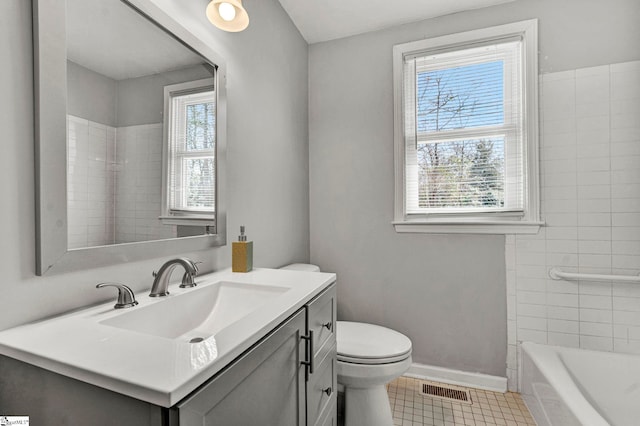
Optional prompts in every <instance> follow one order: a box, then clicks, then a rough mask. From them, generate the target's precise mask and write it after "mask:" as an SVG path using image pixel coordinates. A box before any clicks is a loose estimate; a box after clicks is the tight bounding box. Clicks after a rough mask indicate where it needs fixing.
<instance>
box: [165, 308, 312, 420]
mask: <svg viewBox="0 0 640 426" xmlns="http://www.w3.org/2000/svg"><path fill="white" fill-rule="evenodd" d="M304 332H305V312H304V310H300V311H298V313H297V314H296V315H294V316H293V317H291V318H290V319H289V320H287V321H286V322H285V323H284V324H282V325H280V326H279V327H278V328H277V329H276V330H275V331H274V332H272V333H271V334H270V335H269V337H268V338H266V339H265V340H263V341H262V342H260V343H259V344H258V345H256V346H255V347H253V348H252V349H251V350H249V351H248V352H246V353H245V354H244V355H242V356H241V357H240V358H239V359H238V360H236V361H235V362H234V363H233V365H231V366H230V367H228V368H227V369H225V370H224V371H223V372H221V373H219V374H218V375H216V376H215V377H214V378H213V379H212V380H210V381H209V382H207V383H206V384H205V385H204V386H203V387H201V388H200V390H198V391H196V392H195V394H192V395H191V396H189V397H187V398H186V399H185V400H183V401H182V402H180V403H179V404H178V405H177V406H176V407H175V408H174V409H173V410H174V411H177V416H178V418H179V424H180V426H190V425H203V426H209V425H211V426H213V425H225V426H247V425H274V426H275V425H278V426H301V425H304V424H305V406H304V401H305V371H304V368H303V365H302V364H301V361H303V360H304V359H305V347H304V345H301V344H299V342H300V339H301V337H302V336H303V335H304Z"/></svg>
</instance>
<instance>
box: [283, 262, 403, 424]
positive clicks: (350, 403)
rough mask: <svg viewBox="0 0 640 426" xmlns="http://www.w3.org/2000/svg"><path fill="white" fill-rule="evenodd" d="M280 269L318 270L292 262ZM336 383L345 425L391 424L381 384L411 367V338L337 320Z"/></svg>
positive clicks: (389, 331) (386, 398) (383, 386)
mask: <svg viewBox="0 0 640 426" xmlns="http://www.w3.org/2000/svg"><path fill="white" fill-rule="evenodd" d="M282 269H289V270H297V271H310V272H318V271H320V268H319V267H317V266H316V265H308V264H304V263H295V264H292V265H288V266H285V267H283V268H282ZM336 340H337V352H338V360H337V361H338V362H337V373H338V383H339V384H341V385H343V386H344V392H345V423H344V424H345V426H392V425H393V417H392V415H391V407H390V405H389V397H388V395H387V390H386V387H385V385H386V384H387V383H389V382H390V381H392V380H394V379H396V378H397V377H399V376H401V375H402V374H403V373H405V372H406V371H407V370H408V369H409V367H410V366H411V340H409V338H408V337H407V336H405V335H403V334H401V333H398V332H397V331H394V330H391V329H389V328H386V327H381V326H378V325H373V324H366V323H361V322H349V321H337V322H336Z"/></svg>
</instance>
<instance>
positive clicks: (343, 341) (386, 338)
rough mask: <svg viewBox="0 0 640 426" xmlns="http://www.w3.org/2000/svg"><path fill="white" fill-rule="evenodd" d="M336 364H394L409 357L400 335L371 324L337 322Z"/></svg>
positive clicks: (408, 342)
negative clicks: (342, 362)
mask: <svg viewBox="0 0 640 426" xmlns="http://www.w3.org/2000/svg"><path fill="white" fill-rule="evenodd" d="M336 340H337V352H338V360H341V361H345V362H353V363H361V364H383V363H389V362H397V361H401V360H403V359H405V358H407V357H408V356H409V355H410V354H411V340H409V338H408V337H407V336H405V335H404V334H401V333H398V332H397V331H394V330H391V329H389V328H386V327H381V326H379V325H374V324H366V323H362V322H350V321H337V323H336Z"/></svg>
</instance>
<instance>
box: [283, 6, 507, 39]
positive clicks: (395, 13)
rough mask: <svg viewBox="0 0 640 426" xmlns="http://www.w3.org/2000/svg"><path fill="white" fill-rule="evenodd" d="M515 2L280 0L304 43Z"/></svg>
mask: <svg viewBox="0 0 640 426" xmlns="http://www.w3.org/2000/svg"><path fill="white" fill-rule="evenodd" d="M511 1H515V0H280V4H282V7H284V9H285V10H286V11H287V13H288V14H289V16H290V17H291V20H292V21H293V22H294V24H295V25H296V26H297V27H298V29H299V30H300V33H302V36H303V37H304V38H305V40H307V43H309V44H312V43H318V42H321V41H327V40H333V39H337V38H342V37H347V36H351V35H355V34H361V33H366V32H369V31H374V30H379V29H382V28H388V27H392V26H395V25H401V24H406V23H409V22H415V21H420V20H422V19H428V18H435V17H436V16H443V15H448V14H450V13H455V12H462V11H465V10H471V9H479V8H482V7H487V6H493V5H496V4H500V3H508V2H511Z"/></svg>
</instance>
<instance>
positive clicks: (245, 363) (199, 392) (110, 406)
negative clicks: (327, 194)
mask: <svg viewBox="0 0 640 426" xmlns="http://www.w3.org/2000/svg"><path fill="white" fill-rule="evenodd" d="M335 321H336V287H335V284H332V285H331V286H329V287H328V288H327V289H326V290H325V291H323V292H322V293H321V294H320V295H318V296H317V297H315V298H314V299H313V300H311V301H310V302H309V303H308V304H306V305H305V306H303V307H301V308H300V309H299V310H298V311H297V312H296V313H295V314H293V315H292V316H291V317H289V318H288V319H287V320H285V321H284V322H283V323H281V324H280V325H278V326H277V327H276V328H275V329H273V330H272V331H271V332H270V333H269V334H267V336H265V337H264V338H263V339H262V340H260V341H259V342H258V343H257V344H256V345H254V346H253V347H252V348H250V349H249V350H247V351H246V352H245V353H244V354H242V355H241V356H240V357H238V358H237V359H236V360H235V361H233V362H232V363H231V364H229V365H228V366H227V367H225V368H224V369H223V370H222V371H220V372H219V373H217V374H216V375H215V376H213V377H212V378H211V379H209V380H208V381H207V382H205V383H204V384H203V385H202V386H200V387H199V388H198V389H196V390H194V391H193V392H192V393H191V394H190V395H188V396H187V397H185V398H184V399H183V400H182V401H180V402H179V403H177V404H176V405H175V406H174V407H171V408H163V407H159V406H156V405H153V404H150V403H148V402H145V401H140V400H137V399H134V398H130V397H128V396H125V395H121V394H119V393H116V392H113V391H109V390H106V389H104V388H101V387H98V386H95V385H91V384H88V383H84V382H81V381H79V380H75V379H71V378H68V377H65V376H63V375H60V374H57V373H53V372H50V371H48V370H45V369H42V368H39V367H36V366H34V365H31V364H28V363H25V362H22V361H17V360H15V359H12V358H9V357H5V356H0V411H1V412H0V414H3V415H14V414H15V415H29V416H30V420H31V421H32V423H33V424H38V425H45V426H49V425H51V426H53V425H55V426H57V425H60V424H68V425H76V424H77V425H114V424H117V425H118V426H142V425H149V426H192V425H199V426H200V425H223V426H303V425H308V426H336V416H337V414H336V413H337V410H336V395H337V392H336V390H337V387H336V386H337V383H336V337H335ZM159 374H161V373H159Z"/></svg>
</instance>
